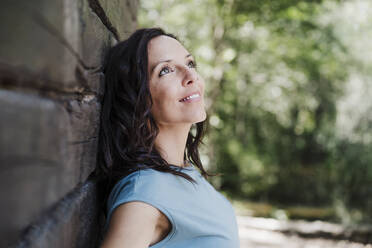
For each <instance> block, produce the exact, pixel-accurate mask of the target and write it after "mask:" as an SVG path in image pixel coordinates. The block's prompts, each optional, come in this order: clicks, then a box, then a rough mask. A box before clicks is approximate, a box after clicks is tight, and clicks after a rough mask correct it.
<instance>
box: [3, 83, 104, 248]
mask: <svg viewBox="0 0 372 248" xmlns="http://www.w3.org/2000/svg"><path fill="white" fill-rule="evenodd" d="M0 105H1V108H0V116H1V117H2V118H1V120H0V130H1V133H0V147H1V150H0V164H1V167H0V171H1V173H0V188H1V189H2V190H1V191H0V197H1V199H6V200H5V201H4V202H3V203H2V204H1V211H0V216H1V218H0V219H1V220H2V222H3V223H8V224H7V225H1V226H0V227H1V229H0V234H1V236H2V237H3V235H4V236H5V237H8V240H10V241H11V240H15V239H16V238H17V236H18V232H19V231H20V230H21V229H23V228H25V227H26V226H27V225H28V223H29V222H30V221H32V220H34V219H35V218H36V217H37V216H38V215H40V214H41V213H42V212H43V211H45V210H46V209H47V208H48V207H49V206H50V205H51V204H54V203H55V202H56V201H58V200H59V199H61V198H62V197H63V196H64V195H65V194H66V193H67V192H68V191H70V190H72V188H74V187H75V185H76V184H77V183H79V182H82V181H85V180H86V178H87V177H88V175H89V174H90V173H91V172H92V170H93V169H94V166H95V159H96V156H95V154H96V145H97V138H96V133H97V128H98V126H97V123H98V120H97V119H98V110H99V108H98V104H97V102H96V99H95V97H93V96H91V97H88V96H87V97H85V98H84V99H83V100H82V101H78V100H71V101H68V102H64V105H66V106H64V105H63V104H62V103H58V102H55V101H53V100H50V99H47V98H41V97H39V96H37V95H31V94H30V93H29V94H25V93H20V92H12V91H7V90H0ZM4 189H6V190H4ZM9 213H14V215H13V214H9ZM2 242H5V239H1V240H0V246H1V247H2V245H3V244H2Z"/></svg>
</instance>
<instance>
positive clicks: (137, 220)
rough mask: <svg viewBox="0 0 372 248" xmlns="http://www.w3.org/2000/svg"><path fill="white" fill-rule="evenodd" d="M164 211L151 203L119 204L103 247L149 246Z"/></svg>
mask: <svg viewBox="0 0 372 248" xmlns="http://www.w3.org/2000/svg"><path fill="white" fill-rule="evenodd" d="M161 216H162V213H161V212H160V211H159V210H158V209H157V208H155V207H153V206H151V205H150V204H147V203H144V202H140V201H133V202H128V203H124V204H122V205H120V206H118V207H117V208H116V209H115V210H114V212H113V214H112V216H111V219H110V223H109V228H108V231H107V233H106V236H105V239H104V241H103V243H102V246H101V248H147V247H149V246H150V244H151V242H152V241H153V239H154V235H156V232H157V231H158V228H157V226H158V223H159V220H160V219H161Z"/></svg>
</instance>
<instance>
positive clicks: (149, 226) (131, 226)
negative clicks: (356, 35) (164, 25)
mask: <svg viewBox="0 0 372 248" xmlns="http://www.w3.org/2000/svg"><path fill="white" fill-rule="evenodd" d="M104 74H105V93H104V97H103V101H102V111H101V126H100V137H99V147H98V165H99V166H98V169H97V174H98V175H99V177H100V179H101V181H102V184H101V185H106V186H105V187H104V190H103V191H104V193H103V194H104V196H105V200H104V212H105V213H106V225H105V233H104V240H103V243H102V244H101V247H104V248H115V247H118V248H119V247H121V248H126V247H130V248H134V247H138V248H142V247H143V248H144V247H151V248H160V247H163V248H168V247H172V248H184V247H200V248H203V247H205V248H207V247H216V248H219V247H221V248H222V247H223V248H226V247H229V248H230V247H231V248H235V247H239V238H238V229H237V223H236V216H235V212H234V209H233V208H232V205H231V204H230V202H229V201H228V200H227V199H226V198H225V197H224V196H223V195H222V194H220V193H219V192H217V191H216V190H215V189H214V188H213V186H212V185H211V184H210V183H209V182H208V181H207V180H206V179H207V178H208V176H213V175H214V174H209V173H207V172H206V171H205V170H204V168H203V166H202V163H201V161H200V158H199V151H198V146H199V144H200V143H201V139H202V137H203V133H204V124H205V120H206V112H205V106H204V81H203V79H202V78H201V77H200V75H199V74H198V72H197V70H196V62H195V59H194V58H193V56H192V55H191V54H190V53H189V52H188V51H187V50H186V49H185V48H184V47H183V46H182V44H181V43H179V41H178V40H177V38H176V37H175V36H174V35H171V34H167V33H165V32H164V31H163V30H161V29H158V28H151V29H140V30H137V31H136V32H134V33H133V34H132V35H131V36H130V37H129V38H128V39H127V40H125V41H122V42H119V43H118V44H116V45H115V46H114V47H112V48H111V49H110V50H109V51H108V53H107V56H106V59H105V64H104ZM193 128H195V129H196V130H195V131H196V132H195V134H193V132H191V131H192V129H193Z"/></svg>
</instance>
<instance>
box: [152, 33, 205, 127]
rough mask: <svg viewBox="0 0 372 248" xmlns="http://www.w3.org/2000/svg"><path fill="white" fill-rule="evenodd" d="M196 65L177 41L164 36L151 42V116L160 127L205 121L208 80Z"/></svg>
mask: <svg viewBox="0 0 372 248" xmlns="http://www.w3.org/2000/svg"><path fill="white" fill-rule="evenodd" d="M195 66H196V64H195V60H194V58H193V57H192V55H191V54H190V53H189V52H188V51H187V50H186V49H185V48H184V47H183V46H182V45H181V44H180V43H179V42H178V41H177V40H176V39H173V38H171V37H169V36H165V35H161V36H158V37H155V38H153V39H152V40H151V41H150V42H149V44H148V74H149V84H150V92H151V96H152V100H153V106H152V108H151V113H152V114H153V116H154V118H155V121H156V123H157V124H158V125H172V124H177V123H189V124H193V123H197V122H201V121H204V120H205V118H206V113H205V108H204V81H203V79H202V78H201V77H200V76H199V75H198V73H197V71H196V68H195ZM189 96H191V98H190V99H185V97H189Z"/></svg>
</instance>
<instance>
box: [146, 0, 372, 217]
mask: <svg viewBox="0 0 372 248" xmlns="http://www.w3.org/2000/svg"><path fill="white" fill-rule="evenodd" d="M350 9H352V10H354V12H353V11H350ZM371 17H372V4H371V3H369V2H368V1H366V0H355V1H321V0H316V1H297V0H277V1H268V0H260V1H258V0H255V1H244V0H205V1H201V0H199V1H198V0H197V1H191V0H189V1H176V0H153V1H144V0H143V1H142V7H141V11H140V23H141V25H142V26H160V27H163V28H165V29H166V30H167V31H169V32H172V33H176V34H177V35H178V36H179V37H180V38H181V40H182V41H183V42H184V43H185V44H186V46H188V48H189V49H190V50H191V51H192V52H193V54H194V55H195V56H196V58H197V60H198V63H199V65H200V67H199V69H198V70H200V73H201V74H202V75H203V76H204V77H205V79H206V82H207V89H206V90H207V96H208V99H207V101H206V103H207V111H208V122H209V124H210V127H209V128H210V130H209V134H208V136H207V137H206V138H207V139H206V142H207V144H208V146H207V147H205V149H204V150H203V154H204V161H207V163H206V164H207V166H209V167H211V168H213V169H217V170H218V171H220V172H222V173H224V174H225V175H224V176H223V177H222V178H215V179H213V180H212V183H213V184H214V185H215V186H216V187H219V188H220V189H221V190H224V191H227V192H228V193H230V194H232V195H235V196H240V197H245V198H247V197H249V198H250V199H255V200H260V201H271V202H277V203H282V204H283V203H286V204H293V203H295V204H310V205H325V204H335V207H336V208H340V209H341V208H342V207H343V208H346V209H349V210H350V216H351V212H352V211H351V209H354V208H355V209H359V210H362V211H363V212H364V213H365V214H364V217H365V218H367V217H368V216H369V217H371V215H370V214H369V213H371V211H370V210H372V203H371V201H372V200H368V199H372V197H371V196H372V192H371V187H370V186H369V185H370V184H371V182H372V168H371V166H368V165H371V163H372V157H371V155H370V153H369V152H368V151H370V148H371V143H372V135H371V129H372V125H371V123H372V115H371V114H370V110H371V109H372V102H371V101H370V99H369V98H368V96H369V94H368V93H370V92H371V90H370V88H371V87H370V86H369V84H368V82H370V81H371V72H372V70H371V67H372V59H371V58H372V56H371V55H372V54H371V52H370V51H372V49H369V50H368V49H367V48H372V47H371V44H372V43H370V38H371V37H372V32H371V30H370V29H368V27H370V24H371V23H372V19H371ZM350 19H353V20H354V22H350ZM350 34H351V35H352V37H350V36H351V35H350ZM363 47H364V49H363ZM354 85H359V88H358V90H355V89H354V90H350V89H353V86H354ZM368 89H369V90H368ZM351 93H353V94H351ZM353 96H354V97H353ZM355 96H358V97H359V99H356V98H355ZM350 99H351V100H350ZM362 99H363V100H362ZM361 106H363V107H361ZM359 108H360V111H355V110H356V109H359ZM350 113H352V115H350ZM368 114H369V116H368ZM350 116H352V121H350ZM367 116H368V117H367ZM345 127H347V128H348V129H347V132H345ZM341 212H342V211H341ZM341 212H340V213H341ZM340 215H343V216H344V212H343V213H342V214H340ZM351 219H352V216H351V217H350V218H347V219H346V218H345V219H344V221H348V220H351Z"/></svg>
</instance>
